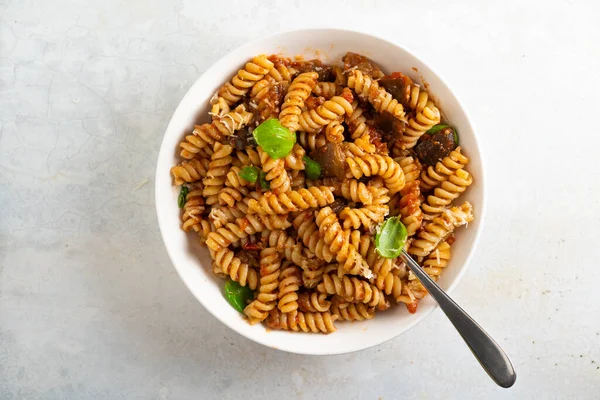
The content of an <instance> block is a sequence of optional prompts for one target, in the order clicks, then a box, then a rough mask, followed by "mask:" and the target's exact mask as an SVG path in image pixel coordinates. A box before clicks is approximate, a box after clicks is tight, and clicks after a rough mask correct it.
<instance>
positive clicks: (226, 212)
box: [208, 207, 245, 229]
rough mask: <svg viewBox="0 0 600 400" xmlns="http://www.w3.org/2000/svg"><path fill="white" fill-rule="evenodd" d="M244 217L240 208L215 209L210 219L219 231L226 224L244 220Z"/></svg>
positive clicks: (211, 211)
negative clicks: (239, 219) (240, 219)
mask: <svg viewBox="0 0 600 400" xmlns="http://www.w3.org/2000/svg"><path fill="white" fill-rule="evenodd" d="M244 215H245V214H244V213H243V212H242V211H240V209H239V208H238V207H213V208H211V210H210V213H209V214H208V219H209V220H210V221H211V222H212V224H213V225H214V226H215V228H216V229H218V228H220V227H222V226H224V225H225V224H228V223H230V222H235V220H236V219H238V218H242V217H243V216H244Z"/></svg>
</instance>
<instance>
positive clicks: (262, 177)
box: [258, 171, 271, 190]
mask: <svg viewBox="0 0 600 400" xmlns="http://www.w3.org/2000/svg"><path fill="white" fill-rule="evenodd" d="M258 182H259V183H260V187H261V188H262V189H263V190H269V189H271V182H269V181H268V180H267V173H266V172H264V171H260V173H259V174H258Z"/></svg>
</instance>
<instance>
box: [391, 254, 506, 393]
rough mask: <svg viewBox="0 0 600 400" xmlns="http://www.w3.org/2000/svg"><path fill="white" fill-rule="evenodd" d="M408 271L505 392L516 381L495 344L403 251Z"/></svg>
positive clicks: (503, 354) (503, 355)
mask: <svg viewBox="0 0 600 400" xmlns="http://www.w3.org/2000/svg"><path fill="white" fill-rule="evenodd" d="M401 257H402V260H404V262H406V264H407V265H408V266H409V268H410V269H411V271H412V272H413V273H414V274H415V275H416V276H417V278H419V281H421V283H422V284H423V286H424V287H425V289H427V291H428V292H429V294H431V296H432V297H433V298H434V299H435V301H437V303H438V304H439V305H440V308H441V309H442V311H443V312H444V314H446V317H448V319H449V320H450V322H452V325H454V327H455V328H456V330H457V331H458V333H459V334H460V336H462V338H463V340H464V341H465V343H466V344H467V346H469V348H470V349H471V352H472V353H473V355H474V356H475V358H477V361H479V364H481V366H482V367H483V369H484V370H485V372H487V373H488V375H489V376H490V378H492V379H493V380H494V382H496V383H497V384H498V385H499V386H502V387H503V388H509V387H511V386H512V385H513V384H514V383H515V380H516V379H517V374H516V372H515V369H514V368H513V366H512V363H511V362H510V359H509V358H508V356H507V355H506V353H505V352H504V350H502V348H501V347H500V346H499V345H498V343H496V341H495V340H494V339H493V338H492V337H491V336H490V335H489V334H488V333H487V332H486V331H485V330H484V329H483V328H482V327H481V326H480V325H479V324H478V323H477V322H475V320H474V319H473V318H471V316H470V315H469V314H467V313H466V311H465V310H463V309H462V308H461V307H460V306H459V305H458V304H456V302H455V301H454V300H452V299H451V298H450V296H448V295H447V294H446V292H444V290H442V288H440V287H439V286H438V284H437V283H435V281H434V280H433V279H431V277H430V276H429V275H428V274H427V273H426V272H425V271H424V270H423V268H421V266H420V265H419V264H417V263H416V262H415V260H413V259H412V257H411V256H409V255H408V253H406V252H405V251H404V250H402V254H401Z"/></svg>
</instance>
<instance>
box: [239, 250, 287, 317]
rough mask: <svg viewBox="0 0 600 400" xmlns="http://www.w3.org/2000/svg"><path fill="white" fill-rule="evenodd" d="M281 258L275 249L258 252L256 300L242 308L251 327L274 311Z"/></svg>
mask: <svg viewBox="0 0 600 400" xmlns="http://www.w3.org/2000/svg"><path fill="white" fill-rule="evenodd" d="M280 269H281V257H280V256H279V253H278V252H277V250H276V249H273V248H266V249H263V250H261V252H260V284H259V287H258V295H257V296H256V299H255V300H254V301H253V302H252V303H250V304H248V306H246V308H244V314H246V316H247V317H248V320H249V321H250V323H251V324H252V325H254V324H256V323H258V322H261V321H263V320H265V319H266V318H267V316H268V315H269V311H271V310H273V309H276V307H275V306H276V305H277V299H278V294H277V292H278V291H279V276H280V274H281V271H280Z"/></svg>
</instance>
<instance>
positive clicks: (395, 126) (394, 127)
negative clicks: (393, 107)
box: [373, 111, 406, 142]
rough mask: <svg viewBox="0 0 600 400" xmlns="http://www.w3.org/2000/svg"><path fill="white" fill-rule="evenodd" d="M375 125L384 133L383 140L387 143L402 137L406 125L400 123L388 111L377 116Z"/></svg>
mask: <svg viewBox="0 0 600 400" xmlns="http://www.w3.org/2000/svg"><path fill="white" fill-rule="evenodd" d="M373 124H375V126H376V127H377V128H378V129H379V130H380V131H381V132H382V133H383V138H384V140H385V141H386V142H391V141H393V140H396V139H397V138H399V137H401V136H402V132H404V128H405V125H406V124H405V123H404V121H400V120H399V119H398V118H396V117H394V115H393V114H392V113H389V112H387V111H384V112H382V113H378V114H377V115H375V118H373Z"/></svg>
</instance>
